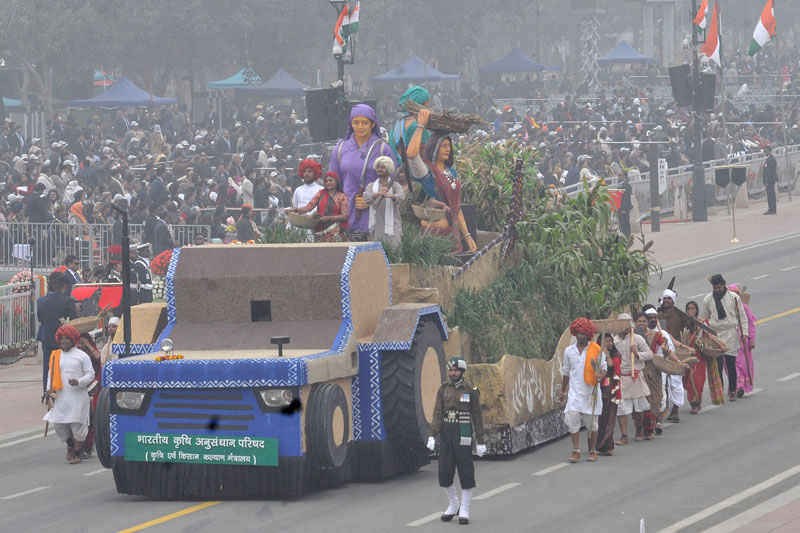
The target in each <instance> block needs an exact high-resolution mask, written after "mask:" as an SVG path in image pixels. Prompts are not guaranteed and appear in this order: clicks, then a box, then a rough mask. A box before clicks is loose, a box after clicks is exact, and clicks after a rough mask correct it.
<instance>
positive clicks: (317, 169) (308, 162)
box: [297, 159, 322, 179]
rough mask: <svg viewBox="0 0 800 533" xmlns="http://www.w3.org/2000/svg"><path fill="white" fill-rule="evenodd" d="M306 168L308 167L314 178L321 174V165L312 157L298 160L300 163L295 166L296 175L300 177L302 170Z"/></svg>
mask: <svg viewBox="0 0 800 533" xmlns="http://www.w3.org/2000/svg"><path fill="white" fill-rule="evenodd" d="M307 168H310V169H311V170H312V171H313V172H314V179H319V177H320V176H321V175H322V165H320V164H319V163H317V162H316V161H314V160H313V159H303V160H302V161H300V164H299V165H298V166H297V175H298V176H300V177H301V178H302V177H303V171H304V170H305V169H307Z"/></svg>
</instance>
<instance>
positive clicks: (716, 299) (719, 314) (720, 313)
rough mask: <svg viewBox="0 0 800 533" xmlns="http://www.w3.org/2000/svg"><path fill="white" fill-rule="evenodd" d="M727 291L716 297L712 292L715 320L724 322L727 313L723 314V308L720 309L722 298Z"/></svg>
mask: <svg viewBox="0 0 800 533" xmlns="http://www.w3.org/2000/svg"><path fill="white" fill-rule="evenodd" d="M727 292H728V289H724V290H723V291H722V294H720V295H717V293H716V292H712V293H711V295H712V296H713V297H714V305H716V306H717V318H719V319H720V320H724V319H725V317H726V316H728V313H726V312H725V308H724V307H722V298H723V297H724V296H725V294H727Z"/></svg>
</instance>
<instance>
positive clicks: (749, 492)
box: [659, 465, 800, 533]
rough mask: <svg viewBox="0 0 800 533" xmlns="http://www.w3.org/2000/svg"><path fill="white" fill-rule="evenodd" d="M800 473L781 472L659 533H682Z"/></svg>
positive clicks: (799, 467) (799, 468)
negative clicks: (683, 530) (681, 531)
mask: <svg viewBox="0 0 800 533" xmlns="http://www.w3.org/2000/svg"><path fill="white" fill-rule="evenodd" d="M799 472H800V465H797V466H794V467H792V468H790V469H789V470H785V471H783V472H781V473H780V474H777V475H775V476H772V477H771V478H769V479H768V480H766V481H762V482H761V483H759V484H758V485H753V486H752V487H750V488H749V489H745V490H743V491H741V492H739V493H738V494H735V495H733V496H731V497H730V498H726V499H724V500H722V501H721V502H719V503H715V504H714V505H711V506H710V507H706V508H705V509H703V510H702V511H700V512H697V513H695V514H693V515H692V516H689V517H687V518H684V519H683V520H681V521H680V522H675V523H674V524H672V525H671V526H668V527H665V528H664V529H662V530H661V531H659V533H675V532H676V531H680V530H681V529H683V528H685V527H689V526H691V525H692V524H696V523H697V522H700V521H701V520H705V519H706V518H708V517H709V516H712V515H714V514H716V513H718V512H720V511H722V510H724V509H727V508H728V507H733V506H734V505H736V504H737V503H739V502H741V501H743V500H746V499H747V498H749V497H750V496H753V495H754V494H758V493H759V492H761V491H764V490H767V489H768V488H770V487H772V486H773V485H777V484H778V483H780V482H781V481H783V480H785V479H788V478H790V477H792V476H793V475H795V474H797V473H799Z"/></svg>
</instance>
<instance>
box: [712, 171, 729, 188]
mask: <svg viewBox="0 0 800 533" xmlns="http://www.w3.org/2000/svg"><path fill="white" fill-rule="evenodd" d="M730 181H731V169H730V168H729V167H723V168H715V169H714V182H715V183H716V184H717V187H727V186H728V183H730Z"/></svg>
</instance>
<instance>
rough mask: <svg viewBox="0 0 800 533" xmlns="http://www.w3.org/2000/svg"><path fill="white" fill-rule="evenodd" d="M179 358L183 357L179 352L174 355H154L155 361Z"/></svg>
mask: <svg viewBox="0 0 800 533" xmlns="http://www.w3.org/2000/svg"><path fill="white" fill-rule="evenodd" d="M179 359H183V356H182V355H181V354H179V353H176V354H174V355H159V356H158V357H156V362H157V363H160V362H161V361H177V360H179Z"/></svg>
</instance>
